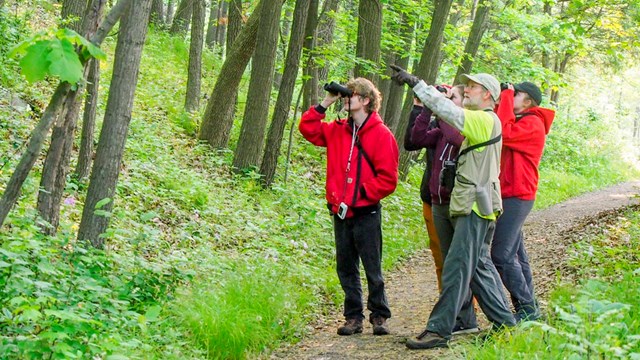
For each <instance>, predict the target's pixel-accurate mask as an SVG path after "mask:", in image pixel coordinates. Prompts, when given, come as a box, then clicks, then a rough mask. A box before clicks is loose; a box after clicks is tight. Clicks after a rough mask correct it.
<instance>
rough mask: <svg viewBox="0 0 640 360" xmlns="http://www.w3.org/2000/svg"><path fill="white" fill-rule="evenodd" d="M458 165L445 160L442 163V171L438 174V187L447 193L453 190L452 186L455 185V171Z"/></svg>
mask: <svg viewBox="0 0 640 360" xmlns="http://www.w3.org/2000/svg"><path fill="white" fill-rule="evenodd" d="M457 168H458V163H457V162H456V161H452V160H445V161H444V162H443V163H442V171H441V172H440V185H442V186H444V187H445V188H446V189H448V190H449V191H451V190H453V186H454V185H455V183H456V170H457Z"/></svg>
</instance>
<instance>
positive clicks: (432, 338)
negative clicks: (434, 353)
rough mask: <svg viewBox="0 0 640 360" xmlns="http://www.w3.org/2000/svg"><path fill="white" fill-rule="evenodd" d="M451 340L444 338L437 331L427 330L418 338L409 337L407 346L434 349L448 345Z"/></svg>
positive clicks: (416, 348)
mask: <svg viewBox="0 0 640 360" xmlns="http://www.w3.org/2000/svg"><path fill="white" fill-rule="evenodd" d="M448 342H449V340H447V339H445V338H443V337H442V336H440V335H439V334H437V333H434V332H431V331H428V330H425V331H423V332H422V333H421V334H420V335H418V336H417V337H416V338H412V339H407V344H406V346H407V347H408V348H409V349H413V350H418V349H433V348H443V347H447V344H448Z"/></svg>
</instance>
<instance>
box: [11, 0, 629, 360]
mask: <svg viewBox="0 0 640 360" xmlns="http://www.w3.org/2000/svg"><path fill="white" fill-rule="evenodd" d="M420 4H421V5H424V6H427V4H422V3H420ZM400 7H402V6H400ZM411 9H412V11H410V13H411V14H410V15H411V16H415V17H416V21H417V22H418V23H419V24H420V29H421V30H425V29H428V28H427V27H426V26H427V24H428V16H427V15H426V12H421V11H418V10H419V7H417V6H416V7H415V8H414V7H411ZM54 10H55V8H49V9H48V10H47V11H42V10H41V9H40V8H38V12H30V11H28V10H25V9H22V10H21V11H20V12H17V11H16V12H13V13H9V12H7V11H6V9H0V31H2V33H3V34H5V35H4V36H3V37H2V38H0V86H1V87H2V88H0V154H2V158H0V189H3V188H4V186H5V184H6V183H7V181H8V179H9V177H10V176H11V169H12V168H13V167H14V166H15V164H16V163H17V161H18V159H19V156H20V153H21V152H22V150H23V146H24V144H25V142H26V140H27V138H28V136H29V135H28V134H29V130H30V129H31V128H32V127H33V126H34V124H35V122H36V121H37V118H38V115H39V114H40V113H41V112H42V109H43V107H44V104H45V103H46V100H47V99H48V96H49V95H50V93H51V87H52V86H53V85H52V84H54V83H55V79H51V78H45V81H44V82H41V83H38V84H35V85H29V84H27V83H26V82H25V81H24V80H23V78H21V77H20V76H19V75H18V74H19V67H18V61H17V60H16V59H15V58H12V57H9V56H8V52H9V51H10V49H12V48H13V47H14V46H15V45H16V44H18V43H20V42H21V41H22V40H24V39H26V38H28V37H30V36H32V35H33V34H32V32H33V29H34V28H40V27H42V26H53V25H52V24H50V23H48V21H49V22H50V21H51V20H50V19H51V18H53V17H54V16H53V15H52V14H54ZM353 10H354V9H346V10H343V12H341V13H340V14H337V15H336V19H337V23H338V25H337V26H338V27H339V28H340V29H349V28H353V24H354V21H355V20H354V19H355V17H354V15H353ZM461 11H462V10H461ZM42 13H44V15H43V14H42ZM465 15H466V13H465ZM508 15H509V16H511V18H506V20H505V21H512V20H513V19H516V18H517V16H515V15H514V14H511V13H509V12H504V13H503V14H502V15H501V16H508ZM389 19H390V20H389V21H390V22H391V21H392V19H393V18H392V17H389ZM527 19H528V18H527ZM385 21H387V20H385ZM528 21H533V20H531V19H529V20H528ZM385 26H390V25H385ZM462 28H463V29H464V27H462ZM455 30H456V29H448V35H447V36H448V40H449V42H448V43H447V46H445V51H453V49H454V48H455V49H458V50H459V48H460V47H461V46H463V45H461V44H462V42H461V40H460V39H461V37H462V35H461V33H460V32H457V31H455ZM390 33H391V32H387V35H388V34H390ZM354 34H355V33H354V31H353V30H351V31H337V32H336V38H335V41H334V43H333V44H331V45H330V46H327V47H326V48H322V49H319V50H318V51H322V52H324V53H325V54H326V55H327V58H328V59H330V62H329V65H330V71H331V72H330V76H331V77H332V78H336V79H343V78H346V77H347V76H348V74H349V72H350V71H351V69H352V68H353V65H354V62H355V61H357V60H356V59H354V58H353V56H352V55H351V54H352V53H353V51H352V49H353V46H354V44H355V37H354ZM424 36H425V32H424V31H422V34H421V35H420V37H421V38H422V37H424ZM387 41H389V39H387ZM503 45H504V46H505V47H504V49H502V50H503V51H504V55H503V56H502V57H501V58H503V59H505V62H504V63H502V62H499V61H497V60H496V59H494V58H493V57H492V55H491V54H489V53H484V54H481V55H480V60H481V61H480V62H479V64H478V68H479V70H482V69H487V68H488V67H489V66H497V67H498V69H497V70H496V71H497V72H498V73H501V74H509V75H511V76H512V78H514V79H516V78H521V77H523V76H525V75H527V76H532V77H533V79H535V80H539V79H542V77H543V76H546V75H548V74H547V73H546V72H544V71H542V70H540V69H539V68H535V69H533V70H532V72H528V73H525V72H519V71H514V72H511V71H509V69H510V68H512V67H514V66H515V67H516V68H521V67H525V65H527V63H526V57H524V56H523V57H519V56H513V57H507V55H506V54H507V53H508V51H509V50H508V47H507V46H506V45H505V44H503ZM114 46H115V35H114V36H112V37H109V38H108V39H107V40H106V42H105V45H104V49H103V50H104V51H105V52H106V53H107V54H108V59H110V58H111V57H112V56H113V52H114ZM522 46H524V45H522ZM414 55H415V54H414ZM187 57H188V43H187V42H186V41H185V40H184V39H182V38H180V37H173V36H169V35H168V34H167V33H165V32H164V31H163V30H162V29H152V31H151V33H150V35H149V37H148V39H147V43H146V46H145V49H144V53H143V60H142V61H143V63H142V66H141V69H142V70H141V74H140V81H139V86H138V89H137V92H136V99H135V107H134V114H133V119H132V122H131V127H130V130H129V139H128V142H127V148H126V154H125V159H124V162H123V166H122V174H121V177H120V180H119V183H118V188H117V195H116V197H115V198H114V199H113V201H114V203H115V208H114V211H113V213H112V214H111V226H110V228H109V230H108V232H107V234H106V238H107V239H108V241H107V246H106V248H105V249H104V250H95V249H87V248H86V247H84V246H83V244H79V243H77V242H76V240H75V235H76V232H77V224H78V222H79V218H80V216H81V212H82V205H83V202H84V197H85V192H86V187H87V184H86V183H85V182H81V181H77V180H74V179H69V180H70V181H69V182H68V184H67V188H66V191H65V194H64V198H65V201H64V204H63V207H62V214H61V225H60V229H59V232H58V234H57V235H56V236H53V237H50V236H44V235H42V234H41V233H40V232H39V226H38V222H39V220H38V218H37V215H36V211H35V209H34V204H35V198H36V196H37V191H38V181H39V175H40V174H39V171H40V170H39V167H38V166H36V168H35V169H34V170H35V171H34V173H32V174H31V176H30V177H29V178H28V179H27V183H26V184H25V186H24V187H23V189H22V193H23V196H22V197H21V199H20V201H19V203H18V204H17V206H16V207H15V208H14V209H13V211H12V213H11V214H10V217H9V220H8V223H7V224H5V227H3V228H2V230H1V231H2V232H1V233H0V289H2V291H0V357H2V358H5V357H6V358H12V357H18V358H34V359H39V358H59V359H63V358H64V359H68V358H107V359H108V358H111V359H121V358H125V357H132V358H162V359H166V358H175V359H184V358H207V357H208V358H244V357H251V356H253V355H256V354H258V353H261V352H265V351H268V350H269V349H272V348H274V347H276V346H277V345H278V344H279V343H280V342H282V341H287V342H294V341H296V340H297V339H299V338H300V336H302V334H304V333H305V332H306V331H307V330H308V329H307V328H306V326H307V324H309V323H310V321H311V320H312V319H313V318H315V317H317V316H321V315H322V314H323V313H326V312H328V311H329V309H330V308H331V309H334V308H335V305H336V304H339V303H340V301H341V299H340V297H341V292H340V291H339V285H338V280H337V277H336V276H335V270H334V264H333V262H334V260H333V256H334V255H333V237H332V230H331V223H330V218H329V217H328V216H327V211H326V208H325V207H324V185H323V183H324V152H323V150H321V149H319V148H316V147H314V146H312V145H310V144H308V143H306V142H305V141H302V140H301V139H300V137H299V136H298V135H297V134H296V135H295V137H294V142H293V145H292V159H291V162H290V164H288V166H289V177H288V182H287V183H284V181H283V177H282V174H283V172H284V171H283V167H281V168H280V170H279V174H278V176H279V177H278V178H277V181H276V183H275V186H274V187H273V189H270V190H266V189H264V188H263V187H262V186H261V185H260V182H259V179H258V177H259V176H258V175H257V174H256V173H255V172H254V171H252V170H247V171H245V172H244V173H241V174H233V172H232V171H231V161H232V157H233V153H232V152H231V150H219V151H213V150H212V149H210V148H209V147H208V146H206V145H204V144H201V143H198V142H197V141H196V140H195V134H196V132H197V129H198V126H199V124H198V121H199V116H198V114H188V113H185V112H184V111H183V110H182V108H183V107H182V105H183V99H184V92H185V83H186V79H187V76H186V68H187V66H186V64H187V62H188V59H187ZM507 60H509V61H507ZM203 61H204V63H203V79H204V84H203V86H204V88H205V89H210V88H211V86H212V84H213V80H214V79H215V78H216V76H217V75H218V74H217V70H218V69H219V68H220V66H221V63H222V59H221V57H220V54H219V53H218V52H216V51H207V52H206V53H205V57H204V59H203ZM111 66H112V61H110V60H107V61H106V62H103V63H102V65H101V67H102V69H103V72H102V80H101V86H102V89H107V88H108V87H107V86H108V84H109V82H110V76H111V73H110V71H109V70H110V69H109V68H110V67H111ZM579 71H582V70H581V69H578V70H574V72H579ZM636 71H637V70H636ZM454 72H455V68H454V67H453V66H452V65H451V64H448V63H445V65H444V66H443V69H442V71H441V74H442V75H441V78H442V79H450V78H451V77H452V76H453V75H452V74H453V73H454ZM246 76H247V75H246V74H245V78H244V79H243V81H242V83H241V91H240V94H239V101H238V107H239V108H238V111H237V114H242V113H243V108H244V104H245V101H246V99H245V97H246V87H247V84H248V79H247V78H246ZM299 85H300V83H298V86H299ZM575 85H576V90H574V89H573V88H572V87H568V88H567V89H566V90H567V96H566V99H567V100H566V105H563V107H561V108H560V109H559V111H558V112H559V114H558V115H559V116H558V119H557V120H556V123H555V125H554V127H553V131H552V133H551V134H550V137H549V141H548V146H547V151H546V154H545V157H544V160H543V165H542V175H541V178H542V183H541V189H540V196H539V201H538V204H542V205H538V206H545V205H549V204H552V203H555V202H558V201H561V200H562V199H564V198H566V197H569V196H572V195H575V194H576V193H578V192H582V191H586V190H589V189H593V188H596V187H601V186H604V185H607V184H612V183H615V182H618V181H621V180H624V179H626V178H628V177H629V176H632V175H635V174H636V173H634V172H633V162H632V161H629V160H628V158H631V159H632V160H633V159H634V158H635V150H633V147H632V146H629V144H631V139H630V138H629V134H628V131H627V134H622V133H623V132H624V131H622V132H621V131H620V130H619V128H622V130H624V129H626V128H628V124H627V123H626V122H625V121H628V120H629V118H630V117H632V116H633V112H632V111H633V110H631V111H629V110H628V109H627V108H624V107H623V106H621V107H620V112H619V113H616V116H609V114H610V113H607V112H604V113H603V112H601V111H599V109H596V108H593V109H590V111H587V110H588V109H586V107H585V109H580V111H575V110H574V111H570V110H569V109H571V107H572V106H573V109H575V108H576V107H578V106H580V105H576V104H575V103H574V102H572V101H573V100H574V99H573V96H575V97H576V99H578V96H577V95H575V94H577V93H579V92H581V89H579V88H577V85H578V84H575ZM206 92H207V91H206V90H205V91H203V93H206ZM14 97H20V98H22V99H24V100H25V101H26V102H27V103H29V104H30V106H31V108H32V111H25V112H19V111H16V110H15V108H14V107H12V105H11V103H12V99H13V98H14ZM105 99H106V94H104V90H103V91H102V93H101V97H100V99H99V109H100V110H99V111H100V112H104V106H105V101H106V100H105ZM623 108H624V109H623ZM329 116H330V117H332V118H333V117H335V116H336V114H335V113H334V112H331V113H330V114H329ZM239 122H240V119H237V121H236V126H234V128H233V130H232V131H233V132H232V136H231V144H232V146H231V148H233V147H234V146H235V145H234V144H235V143H236V141H237V138H238V132H239V126H238V125H239ZM291 126H294V121H293V120H292V121H291V122H290V123H289V125H287V129H286V131H287V132H288V131H289V129H290V127H291ZM294 131H295V129H294ZM612 159H615V160H616V161H615V162H614V161H612ZM283 161H284V156H283V157H282V161H281V163H283ZM421 175H422V164H416V165H415V166H414V167H413V168H412V170H411V172H410V175H409V179H408V181H407V182H403V183H401V184H400V185H399V187H398V190H397V191H396V193H395V194H394V195H393V196H391V197H390V198H388V199H386V200H385V201H384V210H383V217H384V220H383V223H384V225H383V226H384V236H385V240H384V251H383V253H384V266H385V268H386V269H387V270H388V269H391V268H393V267H394V266H395V265H396V264H398V263H399V261H401V260H402V259H403V258H405V257H406V256H408V255H410V254H412V253H413V252H415V251H416V250H417V249H420V248H422V247H424V246H425V245H426V232H425V231H424V229H423V226H424V225H423V221H422V218H421V204H420V200H419V197H418V195H417V194H418V184H419V182H420V179H421ZM560 175H562V176H560ZM632 280H633V279H632ZM598 286H600V285H593V286H592V287H591V288H589V287H586V289H587V290H588V289H595V288H596V287H598ZM598 289H599V287H598ZM588 291H591V290H588ZM593 293H595V291H593ZM567 296H573V297H579V296H581V295H575V294H571V295H567ZM599 299H601V298H599ZM581 301H582V302H581V304H582V303H584V304H587V303H589V301H587V300H581ZM599 301H601V302H602V300H599ZM612 301H613V300H612ZM615 301H616V302H620V303H625V304H626V302H625V301H627V300H624V299H620V300H615ZM636 305H637V304H636ZM584 306H585V307H586V306H587V305H584ZM602 306H603V308H606V309H608V307H607V306H609V304H604V305H602ZM618 309H627V308H626V307H625V306H622V307H616V311H617V310H618ZM632 309H634V308H632ZM621 311H622V310H621ZM624 311H627V310H624ZM552 325H553V324H552ZM636 325H637V324H636ZM576 326H577V325H576ZM635 329H636V332H637V326H636V328H635ZM540 331H546V333H550V331H548V330H544V329H542V330H540ZM562 331H569V330H562ZM541 336H542V335H541ZM634 351H635V350H634Z"/></svg>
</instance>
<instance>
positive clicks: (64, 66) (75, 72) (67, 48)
mask: <svg viewBox="0 0 640 360" xmlns="http://www.w3.org/2000/svg"><path fill="white" fill-rule="evenodd" d="M47 59H48V60H49V61H51V65H50V66H49V72H50V73H51V74H52V75H57V76H59V77H60V80H62V81H66V82H68V83H70V84H77V83H78V82H79V81H80V80H82V77H83V76H82V70H83V67H82V63H80V59H79V58H78V54H77V53H76V50H75V48H74V47H73V44H72V43H71V42H70V41H69V40H67V39H62V40H52V41H51V52H50V53H49V54H48V56H47Z"/></svg>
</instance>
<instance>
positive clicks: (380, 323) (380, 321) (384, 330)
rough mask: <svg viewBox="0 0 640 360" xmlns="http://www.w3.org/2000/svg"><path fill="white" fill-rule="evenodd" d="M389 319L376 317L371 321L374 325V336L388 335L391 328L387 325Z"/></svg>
mask: <svg viewBox="0 0 640 360" xmlns="http://www.w3.org/2000/svg"><path fill="white" fill-rule="evenodd" d="M386 321H387V319H385V318H383V317H382V316H376V317H374V318H373V319H371V324H372V325H373V335H388V334H389V328H388V327H387V324H386Z"/></svg>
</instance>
